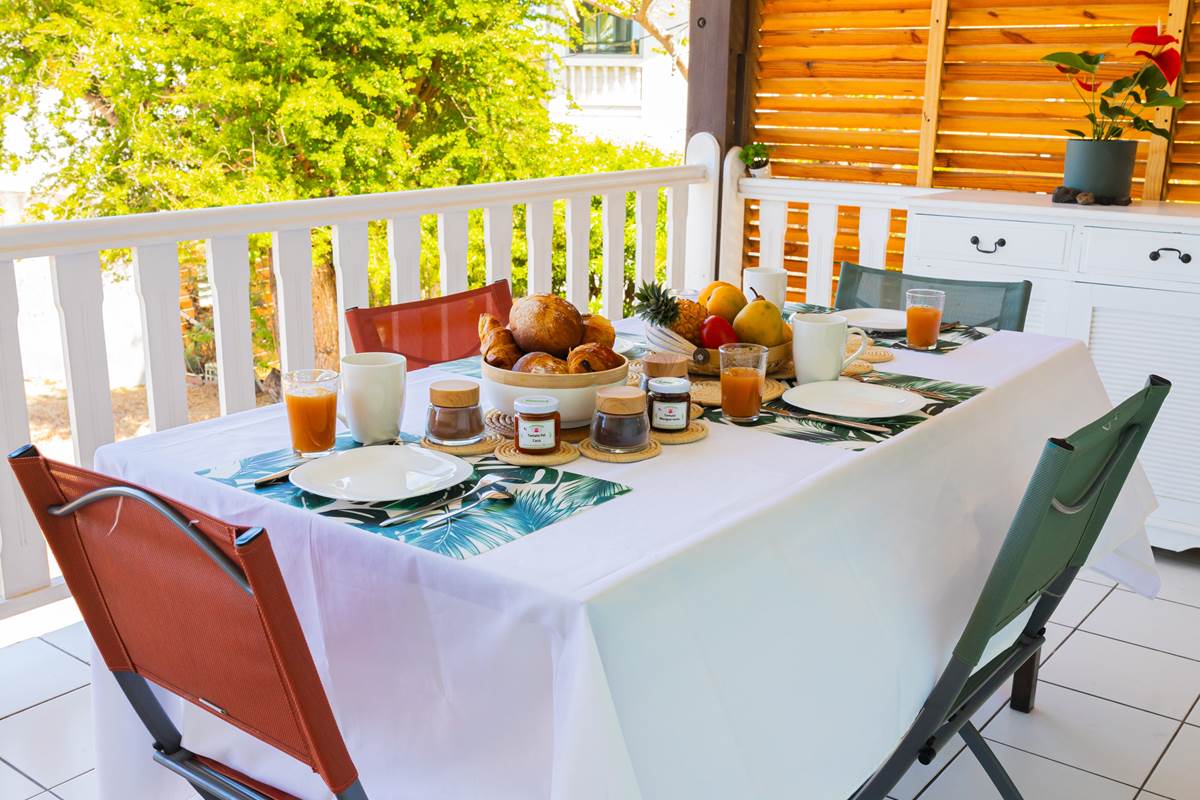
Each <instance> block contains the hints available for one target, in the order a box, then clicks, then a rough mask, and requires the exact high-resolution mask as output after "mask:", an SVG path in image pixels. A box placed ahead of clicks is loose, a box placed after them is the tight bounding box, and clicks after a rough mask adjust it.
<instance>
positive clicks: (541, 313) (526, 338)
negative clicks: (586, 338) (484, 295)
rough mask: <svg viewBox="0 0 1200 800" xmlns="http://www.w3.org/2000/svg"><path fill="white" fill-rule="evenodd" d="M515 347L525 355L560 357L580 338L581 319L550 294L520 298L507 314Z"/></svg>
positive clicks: (559, 298) (566, 303)
mask: <svg viewBox="0 0 1200 800" xmlns="http://www.w3.org/2000/svg"><path fill="white" fill-rule="evenodd" d="M508 327H509V328H511V329H512V332H513V337H514V338H515V339H516V341H517V346H518V347H520V348H521V349H522V350H524V351H525V352H526V353H537V352H540V353H549V354H550V355H552V356H557V357H558V358H563V357H565V356H566V355H567V353H569V352H571V348H572V347H574V346H575V345H577V344H579V340H580V339H581V338H582V337H583V320H582V319H581V318H580V316H579V312H578V311H576V310H575V306H573V305H571V304H570V303H568V302H567V301H566V300H564V299H562V298H561V297H558V296H556V295H552V294H535V295H530V296H529V297H522V298H521V299H520V300H518V301H516V302H515V303H513V307H512V311H510V312H509V315H508Z"/></svg>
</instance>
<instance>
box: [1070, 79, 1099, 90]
mask: <svg viewBox="0 0 1200 800" xmlns="http://www.w3.org/2000/svg"><path fill="white" fill-rule="evenodd" d="M1075 82H1076V83H1078V84H1079V88H1080V89H1083V90H1084V91H1085V92H1094V91H1096V90H1097V89H1099V88H1100V83H1101V82H1100V81H1085V80H1084V79H1083V78H1076V79H1075Z"/></svg>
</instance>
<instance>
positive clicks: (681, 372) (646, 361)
mask: <svg viewBox="0 0 1200 800" xmlns="http://www.w3.org/2000/svg"><path fill="white" fill-rule="evenodd" d="M642 371H643V373H644V374H645V375H646V376H647V377H650V378H663V377H667V376H673V377H677V378H682V377H685V376H686V375H687V374H688V357H687V356H685V355H682V354H680V353H668V352H659V353H647V354H646V355H645V356H644V357H643V358H642Z"/></svg>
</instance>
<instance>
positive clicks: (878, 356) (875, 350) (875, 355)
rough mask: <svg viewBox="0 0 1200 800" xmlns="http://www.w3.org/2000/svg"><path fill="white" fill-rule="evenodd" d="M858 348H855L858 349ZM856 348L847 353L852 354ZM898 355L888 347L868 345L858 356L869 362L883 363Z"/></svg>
mask: <svg viewBox="0 0 1200 800" xmlns="http://www.w3.org/2000/svg"><path fill="white" fill-rule="evenodd" d="M857 349H858V348H855V350H857ZM853 352H854V350H847V351H846V355H850V354H851V353H853ZM895 357H896V355H895V353H893V352H892V351H891V348H888V347H868V348H867V349H866V350H863V351H862V354H861V355H860V356H859V357H858V358H859V360H861V361H866V362H867V363H869V364H882V363H883V362H885V361H891V360H892V359H893V358H895Z"/></svg>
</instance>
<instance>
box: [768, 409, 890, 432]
mask: <svg viewBox="0 0 1200 800" xmlns="http://www.w3.org/2000/svg"><path fill="white" fill-rule="evenodd" d="M767 410H768V411H770V412H771V413H772V414H777V415H779V416H781V417H791V418H792V419H809V420H813V421H814V422H824V423H827V424H829V425H838V426H840V427H843V428H854V429H855V430H860V431H868V432H870V433H891V432H892V429H891V428H885V427H884V426H882V425H875V424H874V423H871V422H856V421H855V420H850V419H842V418H841V417H826V416H824V415H822V414H800V413H797V412H795V411H784V410H780V409H775V408H768V409H767Z"/></svg>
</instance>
